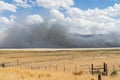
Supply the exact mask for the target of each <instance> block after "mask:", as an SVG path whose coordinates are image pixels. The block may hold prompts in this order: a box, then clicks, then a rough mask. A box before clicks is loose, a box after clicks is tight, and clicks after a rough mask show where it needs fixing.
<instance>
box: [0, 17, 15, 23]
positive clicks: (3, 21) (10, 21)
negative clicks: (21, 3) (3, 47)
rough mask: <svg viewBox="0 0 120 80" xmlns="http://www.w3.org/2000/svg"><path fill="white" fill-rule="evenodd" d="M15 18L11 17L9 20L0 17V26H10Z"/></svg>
mask: <svg viewBox="0 0 120 80" xmlns="http://www.w3.org/2000/svg"><path fill="white" fill-rule="evenodd" d="M14 19H15V16H13V15H11V16H10V18H7V17H4V16H3V17H0V25H10V24H13V23H14V22H15V21H14Z"/></svg>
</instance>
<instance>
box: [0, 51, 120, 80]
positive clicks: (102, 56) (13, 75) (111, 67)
mask: <svg viewBox="0 0 120 80" xmlns="http://www.w3.org/2000/svg"><path fill="white" fill-rule="evenodd" d="M103 63H106V64H107V67H108V75H107V76H102V80H120V49H85V50H84V49H83V50H79V49H72V50H69V49H68V50H36V49H35V50H34V49H33V50H32V49H29V50H19V49H18V50H17V49H16V50H0V80H98V78H97V74H94V75H92V74H91V64H94V67H100V68H101V67H102V66H103ZM1 64H4V65H5V67H2V65H1ZM113 71H116V72H117V73H116V74H115V75H113V76H111V73H112V72H113ZM75 73H76V74H75Z"/></svg>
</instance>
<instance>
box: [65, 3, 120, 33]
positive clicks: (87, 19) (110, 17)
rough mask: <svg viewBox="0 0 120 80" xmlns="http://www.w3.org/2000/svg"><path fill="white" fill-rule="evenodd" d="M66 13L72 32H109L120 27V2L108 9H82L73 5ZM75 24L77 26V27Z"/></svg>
mask: <svg viewBox="0 0 120 80" xmlns="http://www.w3.org/2000/svg"><path fill="white" fill-rule="evenodd" d="M66 13H67V17H66V20H67V23H69V25H72V29H71V31H72V32H77V33H80V34H107V33H109V32H115V31H119V29H120V27H119V25H120V23H118V22H119V21H120V4H115V5H113V6H111V7H108V8H106V9H98V8H95V9H88V10H81V9H79V8H74V7H72V8H69V9H68V10H67V12H66ZM68 19H69V20H68ZM75 26H77V28H76V29H75ZM78 27H79V28H78ZM74 29H75V30H74Z"/></svg>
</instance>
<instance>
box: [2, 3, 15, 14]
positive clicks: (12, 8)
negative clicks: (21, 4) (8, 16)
mask: <svg viewBox="0 0 120 80" xmlns="http://www.w3.org/2000/svg"><path fill="white" fill-rule="evenodd" d="M16 9H17V7H16V6H15V5H13V4H9V3H7V2H4V1H0V12H3V11H11V12H16Z"/></svg>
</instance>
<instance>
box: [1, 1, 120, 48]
mask: <svg viewBox="0 0 120 80" xmlns="http://www.w3.org/2000/svg"><path fill="white" fill-rule="evenodd" d="M119 36H120V0H0V48H78V47H80V48H91V47H94V48H96V47H97V48H99V47H100V48H101V47H102V48H103V47H120V42H119V41H120V38H119Z"/></svg>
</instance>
